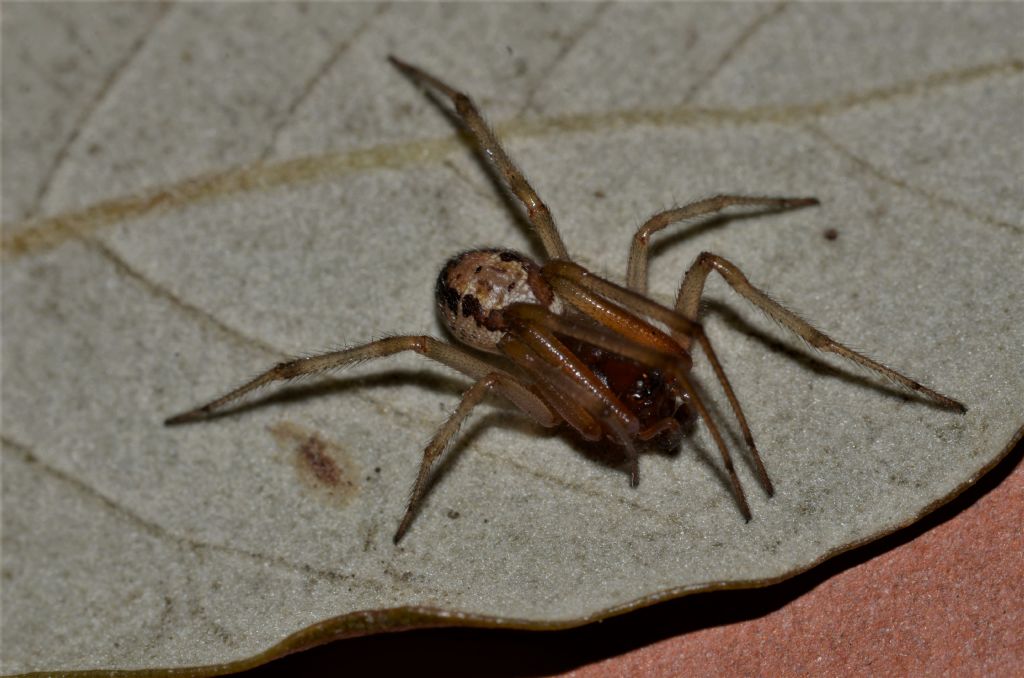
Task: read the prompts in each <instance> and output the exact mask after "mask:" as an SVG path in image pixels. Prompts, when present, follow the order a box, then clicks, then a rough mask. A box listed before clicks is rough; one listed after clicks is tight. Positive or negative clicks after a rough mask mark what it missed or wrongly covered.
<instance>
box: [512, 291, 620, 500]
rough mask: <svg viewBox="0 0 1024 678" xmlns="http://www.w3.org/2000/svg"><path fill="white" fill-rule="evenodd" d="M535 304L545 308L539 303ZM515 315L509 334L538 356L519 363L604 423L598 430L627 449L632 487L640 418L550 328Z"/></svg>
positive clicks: (539, 379) (542, 381) (595, 419)
mask: <svg viewBox="0 0 1024 678" xmlns="http://www.w3.org/2000/svg"><path fill="white" fill-rule="evenodd" d="M525 306H526V307H531V306H534V305H532V304H527V305H525ZM536 308H540V309H544V307H543V306H539V305H538V306H536ZM544 310H545V311H547V309H544ZM518 317H519V316H513V318H512V319H511V322H510V323H509V329H508V334H509V335H511V336H512V337H514V338H515V339H516V340H518V341H519V342H521V343H522V344H524V345H525V346H526V347H528V348H529V349H530V351H532V352H533V354H534V355H536V356H537V357H538V358H540V362H539V363H537V362H532V361H531V363H530V364H528V365H527V364H521V367H523V368H524V369H528V370H530V372H531V374H532V376H534V378H535V379H537V380H538V381H539V382H540V383H545V384H546V385H548V386H550V387H551V390H554V391H559V390H561V391H562V392H566V393H571V394H573V396H574V397H575V402H576V403H577V404H578V405H579V406H580V407H582V408H583V409H584V410H585V411H586V413H587V414H588V415H590V417H591V418H592V419H593V420H594V421H597V422H600V423H601V424H603V425H604V426H603V427H602V428H601V430H602V431H604V432H607V433H609V434H611V436H610V437H611V438H613V439H615V440H617V441H618V442H619V443H621V444H622V446H623V447H624V448H625V449H626V453H627V455H628V458H629V463H630V484H631V485H632V486H634V487H635V486H636V485H637V484H638V483H639V482H640V463H639V454H638V453H637V451H636V448H635V447H634V446H633V443H632V439H633V437H634V436H636V434H637V433H638V432H639V430H640V421H639V419H637V417H636V416H635V415H634V414H633V413H632V412H630V411H629V408H627V407H626V406H625V405H624V404H623V403H622V402H621V401H620V400H619V399H618V397H616V395H615V394H614V393H612V391H611V389H610V388H608V386H607V385H605V383H604V382H602V381H601V379H600V378H599V377H598V376H597V375H596V374H595V373H594V372H593V370H591V369H590V367H588V366H587V365H586V364H585V363H584V362H583V361H582V360H580V358H579V357H578V356H576V355H575V354H574V353H573V352H572V351H571V350H570V349H569V348H568V347H567V346H566V345H565V344H563V343H562V342H561V341H559V339H558V338H557V337H556V336H555V335H554V334H553V333H552V332H551V331H549V330H548V329H547V328H545V327H544V326H543V325H539V324H537V323H534V322H516V318H518ZM506 355H509V354H506ZM509 357H511V355H510V356H509ZM570 423H571V422H570ZM598 439H600V438H598Z"/></svg>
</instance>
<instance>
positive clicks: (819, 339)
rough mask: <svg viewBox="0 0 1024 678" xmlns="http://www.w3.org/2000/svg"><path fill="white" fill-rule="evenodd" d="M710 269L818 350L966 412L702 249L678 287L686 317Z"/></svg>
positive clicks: (678, 300) (693, 313)
mask: <svg viewBox="0 0 1024 678" xmlns="http://www.w3.org/2000/svg"><path fill="white" fill-rule="evenodd" d="M711 271H717V272H718V273H719V274H720V275H721V276H722V277H723V278H724V279H725V281H726V282H727V283H729V286H730V287H732V288H733V290H735V291H736V293H737V294H739V295H740V296H741V297H743V298H745V299H746V300H747V301H749V302H750V303H752V304H754V305H755V306H757V307H758V308H759V309H761V310H762V311H764V312H765V313H767V314H768V315H769V316H770V317H771V318H772V319H773V320H775V321H777V322H778V323H780V324H781V325H782V326H783V327H785V328H786V329H788V330H789V331H790V332H792V333H793V334H795V335H797V336H798V337H800V338H801V339H803V340H804V341H806V342H807V343H808V344H810V345H811V346H812V347H813V348H816V349H818V350H819V351H826V352H829V353H835V354H837V355H839V356H842V357H843V358H846V359H847V360H851V361H853V362H855V363H857V364H858V365H861V366H863V367H866V368H868V369H869V370H873V371H875V372H878V373H879V374H881V375H882V376H884V377H886V378H888V379H889V380H891V381H893V382H895V383H896V384H899V385H900V386H902V387H904V388H906V389H909V390H911V391H914V392H916V393H920V394H921V395H923V396H924V397H926V398H928V399H929V400H932V401H933V402H936V403H938V404H939V405H941V406H942V407H947V408H949V409H952V410H956V411H957V412H960V413H961V414H963V413H964V412H966V411H967V408H966V407H964V405H963V404H962V403H960V402H958V401H956V400H953V399H952V398H949V397H947V396H944V395H942V394H941V393H939V392H937V391H933V390H932V389H930V388H927V387H926V386H923V385H921V384H919V383H918V382H916V381H914V380H913V379H911V378H910V377H907V376H905V375H903V374H900V373H899V372H897V371H896V370H893V369H891V368H889V367H886V366H885V365H883V364H881V363H879V362H876V361H874V360H872V359H871V358H868V357H867V356H864V355H861V354H860V353H857V352H856V351H854V350H853V349H851V348H848V347H846V346H844V345H843V344H840V343H839V342H837V341H835V340H834V339H832V338H831V337H829V336H827V335H825V333H823V332H821V331H820V330H818V329H816V328H815V327H814V326H813V325H811V324H810V323H808V322H807V321H806V320H804V319H803V318H801V317H800V316H798V315H797V314H796V313H793V312H792V311H790V310H789V309H787V308H785V307H784V306H782V305H781V304H780V303H779V302H777V301H775V300H774V299H772V298H771V297H769V296H768V295H767V294H765V293H764V292H762V291H761V290H759V289H758V288H756V287H754V286H753V285H752V284H751V283H750V281H749V280H747V277H746V276H745V275H743V273H742V272H741V271H740V269H739V268H737V267H736V265H735V264H733V263H732V262H730V261H728V260H727V259H724V258H723V257H720V256H718V255H717V254H711V253H710V252H702V253H701V254H700V256H698V257H697V260H696V261H695V262H694V263H693V266H691V267H690V269H689V270H688V271H687V272H686V275H685V276H683V282H682V285H681V286H680V288H679V296H678V297H677V298H676V311H678V312H679V313H680V314H682V315H683V316H685V317H686V318H689V319H691V320H696V318H697V314H698V312H699V309H700V297H701V294H702V292H703V291H704V283H705V281H706V280H707V277H708V274H709V273H711Z"/></svg>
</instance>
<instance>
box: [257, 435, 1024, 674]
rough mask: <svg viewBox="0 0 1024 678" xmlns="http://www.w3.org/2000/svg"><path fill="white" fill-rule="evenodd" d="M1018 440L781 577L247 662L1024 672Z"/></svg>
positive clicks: (486, 670)
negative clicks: (898, 520) (502, 627)
mask: <svg viewBox="0 0 1024 678" xmlns="http://www.w3.org/2000/svg"><path fill="white" fill-rule="evenodd" d="M1022 455H1024V445H1021V444H1019V445H1018V446H1017V448H1016V449H1015V450H1014V451H1013V452H1011V453H1010V455H1009V456H1008V457H1007V458H1006V459H1004V460H1003V462H1002V463H1000V464H999V465H998V466H997V467H996V468H995V469H994V470H993V471H992V472H990V473H989V474H988V475H987V476H986V477H985V478H983V479H982V480H981V482H979V483H978V484H977V485H975V486H974V487H973V488H971V489H970V490H968V491H967V492H965V493H964V494H963V495H961V496H960V497H958V498H957V499H956V500H954V501H953V502H951V503H950V504H948V505H946V506H944V507H943V508H941V509H940V510H938V511H937V512H935V513H933V514H932V515H930V516H929V517H928V518H926V519H925V520H923V521H921V522H919V523H917V524H916V525H914V526H912V527H910V528H908V529H906V530H903V531H901V532H898V533H896V534H894V535H890V536H889V537H887V538H885V539H882V540H881V541H879V542H875V543H873V544H870V545H868V546H866V547H864V548H861V549H857V550H855V551H853V552H850V553H846V554H844V555H842V556H839V557H837V558H835V559H833V560H831V561H829V562H827V563H825V564H824V565H822V566H821V567H818V568H816V569H814V570H812V571H810V572H808V573H805V574H803V575H801V576H798V577H796V578H794V579H792V580H790V581H787V582H784V583H782V584H780V585H777V586H773V587H769V588H767V589H762V590H754V591H734V592H723V593H717V594H703V595H697V596H692V597H690V598H685V599H681V600H677V601H672V602H669V603H665V604H662V605H657V606H655V607H653V608H648V609H645V610H640V611H637V612H635V613H631V614H627V615H624V616H621V617H618V618H615V619H612V620H609V621H606V622H604V623H600V624H593V625H590V626H588V627H584V628H581V629H574V630H570V631H564V632H556V633H528V632H501V631H482V630H470V629H465V630H460V629H444V630H428V631H415V632H409V633H402V634H392V635H386V636H377V637H369V638H360V639H354V640H348V641H340V642H336V643H333V644H331V645H329V646H325V647H321V648H316V649H314V650H312V651H309V652H306V653H303V654H300V655H296V656H293V657H288V658H285V659H283V660H280V661H278V662H274V663H272V664H270V665H268V666H265V667H263V668H261V669H258V670H255V671H253V672H251V673H252V674H254V675H276V674H278V673H280V672H283V671H286V670H287V671H307V670H314V669H317V670H338V669H342V668H344V669H347V670H355V671H357V672H358V671H359V670H366V671H371V670H372V671H375V672H384V673H386V672H388V671H389V670H393V671H400V670H416V671H417V672H418V673H420V674H421V675H423V673H424V672H425V673H426V675H434V674H444V675H535V676H539V675H557V674H562V673H566V672H567V675H574V676H587V677H596V676H621V675H631V676H674V675H743V676H756V675H763V676H797V675H825V676H840V675H841V676H849V675H916V676H920V675H955V676H1022V675H1024V635H1022V634H1021V631H1020V630H1021V628H1024V583H1022V576H1021V575H1022V573H1024V464H1021V458H1022Z"/></svg>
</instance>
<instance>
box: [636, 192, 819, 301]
mask: <svg viewBox="0 0 1024 678" xmlns="http://www.w3.org/2000/svg"><path fill="white" fill-rule="evenodd" d="M818 204H820V203H819V202H818V199H817V198H772V197H762V196H745V195H716V196H714V197H711V198H706V199H704V200H698V201H697V202H694V203H690V204H689V205H683V206H682V207H677V208H675V209H670V210H665V211H664V212H658V213H657V214H655V215H654V216H652V217H651V218H650V219H648V220H647V221H646V222H645V223H644V225H643V226H641V227H640V228H639V229H638V230H637V232H636V233H635V234H634V235H633V244H632V246H631V247H630V249H629V263H628V264H627V265H626V287H628V288H629V289H631V290H633V291H635V292H639V293H640V294H646V293H647V262H648V260H649V258H650V255H649V253H648V251H647V250H648V247H649V243H650V239H651V236H652V235H654V234H655V233H657V232H658V231H660V230H662V229H663V228H665V227H666V226H670V225H672V224H674V223H677V222H680V221H684V220H686V219H693V218H696V217H702V216H704V215H706V214H715V213H716V212H721V211H722V210H724V209H725V208H727V207H731V206H733V205H752V206H759V207H765V208H767V209H769V210H772V211H782V210H791V209H796V208H798V207H809V206H811V205H818Z"/></svg>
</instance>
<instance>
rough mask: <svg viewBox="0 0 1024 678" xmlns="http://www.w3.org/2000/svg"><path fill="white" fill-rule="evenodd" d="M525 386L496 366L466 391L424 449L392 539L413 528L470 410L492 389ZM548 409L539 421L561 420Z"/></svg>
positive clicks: (397, 538)
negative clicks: (433, 474) (437, 467)
mask: <svg viewBox="0 0 1024 678" xmlns="http://www.w3.org/2000/svg"><path fill="white" fill-rule="evenodd" d="M521 388H523V386H522V385H521V384H520V383H519V382H518V381H516V379H515V378H514V377H512V376H511V375H509V374H507V373H505V372H499V371H497V370H495V371H493V372H490V373H488V374H487V375H485V376H483V377H482V378H480V379H478V380H477V381H476V382H475V383H474V384H473V385H472V386H470V387H469V389H467V390H466V391H465V392H464V393H463V394H462V400H460V401H459V405H458V407H456V408H455V410H454V411H453V412H452V413H451V415H449V417H448V419H446V420H445V422H444V423H443V424H441V427H440V428H439V429H437V432H436V433H434V437H433V438H431V440H430V442H429V443H427V446H426V448H424V450H423V461H421V462H420V470H419V473H417V474H416V480H415V481H414V482H413V486H412V490H411V491H410V492H409V503H408V504H407V505H406V509H405V513H404V514H403V515H402V520H401V522H400V523H399V524H398V529H397V530H395V536H394V537H393V538H392V541H393V542H394V543H395V544H397V543H398V541H399V540H400V539H401V538H402V536H403V535H404V534H405V532H406V530H408V529H409V525H410V524H411V523H412V520H413V518H414V517H415V515H416V508H417V507H418V506H419V503H420V501H421V500H422V499H423V494H424V493H425V492H426V491H427V485H428V484H429V480H430V469H431V467H432V466H433V464H434V462H435V461H436V460H437V458H438V457H440V456H441V455H442V454H443V453H444V451H445V450H446V449H448V444H449V443H450V442H451V440H452V438H454V437H455V434H456V433H458V431H459V428H460V427H461V426H462V422H463V421H465V419H466V417H468V416H469V414H470V412H472V411H473V408H475V407H476V406H477V405H479V404H480V402H481V401H482V400H483V399H484V396H486V395H487V392H488V391H497V392H499V393H502V392H506V393H507V392H509V391H514V390H518V389H521ZM548 412H549V414H551V419H550V420H549V421H542V420H538V421H540V423H541V424H543V425H545V426H554V425H555V424H557V423H558V421H559V420H558V419H557V418H556V417H555V416H554V413H552V412H551V411H550V410H549V411H548ZM531 416H532V415H531ZM534 419H536V417H534Z"/></svg>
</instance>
